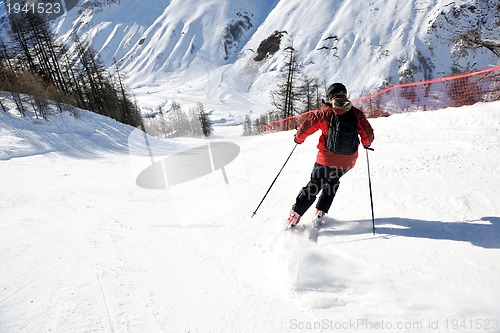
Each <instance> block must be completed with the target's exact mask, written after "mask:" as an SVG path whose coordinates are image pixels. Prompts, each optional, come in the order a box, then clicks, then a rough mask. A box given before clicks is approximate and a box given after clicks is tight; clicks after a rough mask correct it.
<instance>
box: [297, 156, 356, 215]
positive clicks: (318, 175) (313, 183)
mask: <svg viewBox="0 0 500 333" xmlns="http://www.w3.org/2000/svg"><path fill="white" fill-rule="evenodd" d="M347 171H349V170H345V169H337V168H330V167H327V166H324V165H321V164H318V163H315V164H314V168H313V170H312V172H311V180H310V181H309V183H307V185H306V186H304V187H303V188H302V189H301V190H300V192H299V195H297V198H296V199H295V204H294V205H293V207H292V209H293V210H294V211H295V212H296V213H297V214H299V215H301V216H302V215H304V213H305V212H306V211H307V210H308V209H309V207H311V205H312V204H313V203H314V201H315V200H316V196H317V195H318V194H319V192H320V191H321V195H320V196H319V199H318V202H317V203H316V208H317V209H319V210H321V211H323V212H325V213H328V210H329V209H330V206H331V205H332V202H333V198H334V197H335V193H336V192H337V189H338V188H339V184H340V181H339V180H340V177H342V176H343V175H344V174H345V173H346V172H347Z"/></svg>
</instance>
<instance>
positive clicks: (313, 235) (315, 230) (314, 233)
mask: <svg viewBox="0 0 500 333" xmlns="http://www.w3.org/2000/svg"><path fill="white" fill-rule="evenodd" d="M320 229H321V224H318V225H315V224H314V223H313V225H312V226H311V230H310V231H309V240H310V241H312V242H314V243H317V242H318V236H319V230H320Z"/></svg>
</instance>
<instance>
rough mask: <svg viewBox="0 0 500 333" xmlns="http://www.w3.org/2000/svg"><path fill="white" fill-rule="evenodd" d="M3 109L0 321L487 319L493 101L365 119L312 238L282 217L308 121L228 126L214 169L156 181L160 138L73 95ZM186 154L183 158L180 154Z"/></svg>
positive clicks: (495, 241)
mask: <svg viewBox="0 0 500 333" xmlns="http://www.w3.org/2000/svg"><path fill="white" fill-rule="evenodd" d="M2 97H3V98H4V99H3V100H2V101H3V103H4V105H6V106H7V107H8V108H9V109H10V110H11V111H9V112H7V113H5V112H3V111H2V112H0V171H1V173H2V175H3V177H2V180H1V186H0V197H1V198H2V200H1V201H0V253H1V254H2V255H1V257H0V266H1V267H2V269H1V270H0V331H1V332H5V333H11V332H48V331H52V332H90V331H97V332H332V331H335V332H349V331H356V332H373V331H381V332H388V331H394V332H480V331H481V332H483V331H484V332H499V331H500V327H499V325H500V322H499V320H500V318H499V313H500V311H499V310H500V301H499V300H500V282H499V281H500V268H499V266H498V262H499V260H500V195H499V184H500V178H499V177H500V169H499V164H498V156H499V153H500V151H499V150H500V148H499V147H500V144H499V143H500V142H499V139H500V135H499V128H500V126H499V125H500V102H492V103H483V104H476V105H473V106H467V107H461V108H448V109H445V110H439V111H433V112H415V113H407V114H397V115H393V116H390V117H388V118H379V119H370V123H371V124H372V125H373V127H374V129H375V136H376V139H375V142H374V144H373V147H374V148H375V151H374V152H370V153H369V158H370V167H371V176H372V185H373V195H374V209H375V223H376V227H377V230H376V235H372V230H371V213H370V201H369V194H368V180H367V168H366V156H365V152H362V153H361V154H360V158H359V159H358V162H357V165H356V167H355V168H354V169H353V170H351V171H349V172H348V173H347V174H346V175H345V176H344V177H343V178H342V182H341V187H340V190H339V192H338V194H337V197H336V198H335V200H334V204H333V206H332V209H331V211H330V212H329V214H328V215H327V217H326V222H327V227H326V228H325V229H323V230H321V231H320V235H319V238H318V243H313V242H310V241H309V240H308V239H307V233H308V230H309V229H308V228H309V225H310V220H312V213H313V212H312V211H313V209H310V211H309V212H308V213H306V216H305V217H304V218H303V220H302V221H304V225H305V230H303V231H302V232H300V229H299V231H298V232H296V233H290V232H285V231H284V230H283V222H284V220H285V219H286V217H287V215H288V213H289V210H290V207H291V205H292V204H293V202H294V199H295V195H296V194H297V193H298V191H299V189H300V188H301V187H302V186H304V185H305V183H306V182H307V180H308V177H309V173H310V171H311V169H312V166H313V163H314V160H315V155H316V148H315V147H316V144H317V138H318V137H317V135H318V134H315V135H314V136H312V137H310V138H308V139H307V140H306V142H305V143H304V144H302V145H300V146H298V147H297V149H296V150H295V152H294V154H293V155H292V157H291V158H290V161H289V162H288V164H287V165H286V166H285V168H284V169H283V171H282V173H281V175H280V177H279V178H278V180H277V181H276V183H275V185H274V187H273V188H272V189H271V191H270V192H269V194H268V196H267V198H266V200H265V201H264V203H263V204H262V206H261V207H260V209H259V211H258V212H257V214H256V216H255V217H254V218H251V215H252V212H253V211H254V210H255V208H256V206H257V205H258V203H259V202H260V200H261V198H262V196H263V195H264V193H265V192H266V190H267V189H268V187H269V185H270V184H271V182H272V181H273V179H274V177H275V176H276V174H277V172H278V171H279V169H280V168H281V166H282V165H283V163H284V161H285V159H286V158H287V156H288V155H289V153H290V151H291V150H292V148H293V145H294V143H293V139H292V136H293V132H280V133H271V134H266V135H263V136H255V137H240V136H239V135H240V134H241V127H230V126H225V127H217V128H216V138H214V139H212V140H211V142H219V143H224V142H231V143H234V144H237V145H238V146H239V147H240V152H239V155H238V156H237V157H236V159H235V160H234V161H233V162H231V163H229V164H227V165H226V166H225V172H226V176H227V178H228V183H227V184H226V183H225V182H224V177H223V174H222V172H221V171H220V170H217V171H215V172H212V173H210V174H209V175H207V176H204V177H199V178H196V179H193V180H191V181H188V182H185V183H183V184H179V185H175V186H171V187H170V188H168V189H166V190H148V189H145V188H141V187H139V186H138V185H137V184H136V178H137V176H138V174H139V173H140V172H142V171H143V170H144V169H145V168H146V167H148V166H149V165H151V163H152V162H153V163H156V162H158V161H161V160H163V159H166V158H169V156H171V155H174V154H178V153H179V152H185V151H188V150H189V149H191V148H193V147H197V146H200V145H204V144H206V141H205V140H201V139H188V138H183V139H175V140H157V139H154V138H150V137H149V138H148V140H147V141H145V137H144V135H142V134H141V133H140V132H138V130H136V129H134V128H131V127H128V126H124V125H121V124H119V123H117V122H114V121H112V120H109V119H107V118H105V117H102V116H99V115H96V114H92V113H89V112H86V111H83V110H77V111H75V112H74V113H75V114H76V115H77V116H76V117H75V116H74V115H73V114H72V113H70V112H65V113H62V114H59V113H57V112H56V111H55V110H53V111H52V112H51V113H50V114H51V116H50V118H49V121H48V122H46V121H43V120H36V119H33V116H32V115H31V114H29V115H28V117H20V116H18V115H16V114H15V112H13V111H12V110H13V109H14V108H13V103H12V101H9V99H7V98H6V96H2ZM186 172H191V171H189V170H187V171H186Z"/></svg>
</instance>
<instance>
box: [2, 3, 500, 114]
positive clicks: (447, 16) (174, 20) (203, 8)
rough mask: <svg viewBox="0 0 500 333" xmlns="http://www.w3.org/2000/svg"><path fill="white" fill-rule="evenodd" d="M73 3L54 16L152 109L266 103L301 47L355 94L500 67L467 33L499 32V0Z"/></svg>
mask: <svg viewBox="0 0 500 333" xmlns="http://www.w3.org/2000/svg"><path fill="white" fill-rule="evenodd" d="M0 8H1V9H0V10H3V6H0ZM64 8H65V11H64V15H62V16H60V17H58V18H57V19H56V20H55V21H53V27H54V31H55V32H56V33H57V35H58V36H60V38H61V40H63V41H67V42H68V43H69V44H70V43H71V42H70V40H71V38H70V34H71V33H72V32H77V33H78V34H79V35H80V36H82V37H83V38H85V39H87V40H91V41H92V44H93V45H94V47H95V48H96V49H97V50H98V51H99V54H100V55H101V57H102V59H103V60H104V62H105V63H106V64H107V65H111V63H112V59H113V58H115V59H116V60H118V61H120V62H121V63H122V64H123V66H124V69H125V71H126V72H127V73H128V76H129V77H128V84H129V85H130V86H131V87H132V88H133V89H134V91H135V93H136V95H137V97H138V99H139V102H140V104H141V105H143V106H148V107H155V106H157V105H159V104H160V103H162V102H164V101H165V100H172V99H175V100H177V101H178V102H180V103H181V104H194V103H196V102H197V101H201V102H202V103H205V104H206V106H207V108H208V110H210V111H214V112H215V113H219V112H220V113H221V114H224V115H226V116H227V115H228V114H232V115H236V116H239V115H240V116H241V115H244V114H247V113H248V112H250V111H253V112H255V114H260V113H263V112H266V111H269V110H270V109H271V107H270V104H269V90H270V89H272V88H274V87H275V85H276V83H277V75H278V69H279V68H280V67H281V66H282V65H283V64H284V59H283V50H284V49H285V48H286V47H288V46H290V45H292V44H293V47H294V48H295V49H296V50H297V51H298V55H299V56H300V58H301V59H302V63H303V72H304V73H305V74H307V75H309V76H310V77H315V78H318V79H319V80H320V82H323V83H324V84H328V83H331V82H332V81H342V82H344V83H345V84H346V85H347V87H348V88H349V90H350V94H351V97H354V98H356V97H360V96H363V95H365V94H368V93H371V92H374V91H375V90H377V89H379V88H380V87H384V86H386V85H389V84H396V83H399V82H407V81H418V80H423V79H426V78H434V77H440V76H444V75H448V74H450V73H451V72H452V70H453V69H458V70H462V71H465V70H473V69H482V68H486V67H488V66H491V65H497V64H498V56H497V55H495V54H494V53H493V52H492V51H490V50H488V49H487V48H484V47H483V48H477V49H474V50H472V49H466V48H464V47H463V43H461V42H460V41H459V36H461V35H462V34H464V33H466V32H470V31H472V30H474V31H476V32H478V34H479V36H480V37H481V38H482V39H484V40H497V41H498V40H500V32H499V31H500V29H498V25H499V22H500V10H499V4H498V1H485V0H455V1H452V0H431V1H429V0H411V1H399V0H371V1H361V0H356V1H351V0H349V1H347V0H343V1H303V0H281V1H280V0H272V1H271V0H255V1H247V0H206V1H198V0H182V1H180V0H172V1H166V0H92V1H90V0H79V1H76V0H71V1H70V0H65V1H64ZM270 36H274V37H275V38H274V39H273V40H272V42H274V44H273V43H270V45H267V49H266V52H263V53H262V52H261V53H259V46H260V45H261V43H262V42H263V41H264V40H266V39H268V38H269V37H270ZM271 39H272V38H271ZM263 46H264V45H263ZM273 47H274V49H273ZM262 49H263V48H261V50H262ZM264 49H265V48H264ZM256 59H260V60H256Z"/></svg>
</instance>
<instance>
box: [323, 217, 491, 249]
mask: <svg viewBox="0 0 500 333" xmlns="http://www.w3.org/2000/svg"><path fill="white" fill-rule="evenodd" d="M325 222H326V227H327V228H326V229H325V230H322V232H321V233H320V234H321V235H323V236H331V237H334V236H339V235H355V234H364V233H371V225H372V220H371V219H370V220H361V221H337V220H334V219H331V218H326V220H325ZM328 227H332V228H334V229H328ZM375 227H376V233H377V235H379V236H388V235H389V236H402V237H417V238H427V239H436V240H452V241H459V242H469V243H471V244H472V245H474V246H479V247H483V248H486V249H500V217H494V216H487V217H483V218H481V219H479V220H474V221H460V222H442V221H426V220H417V219H409V218H401V217H387V218H378V219H375Z"/></svg>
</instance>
